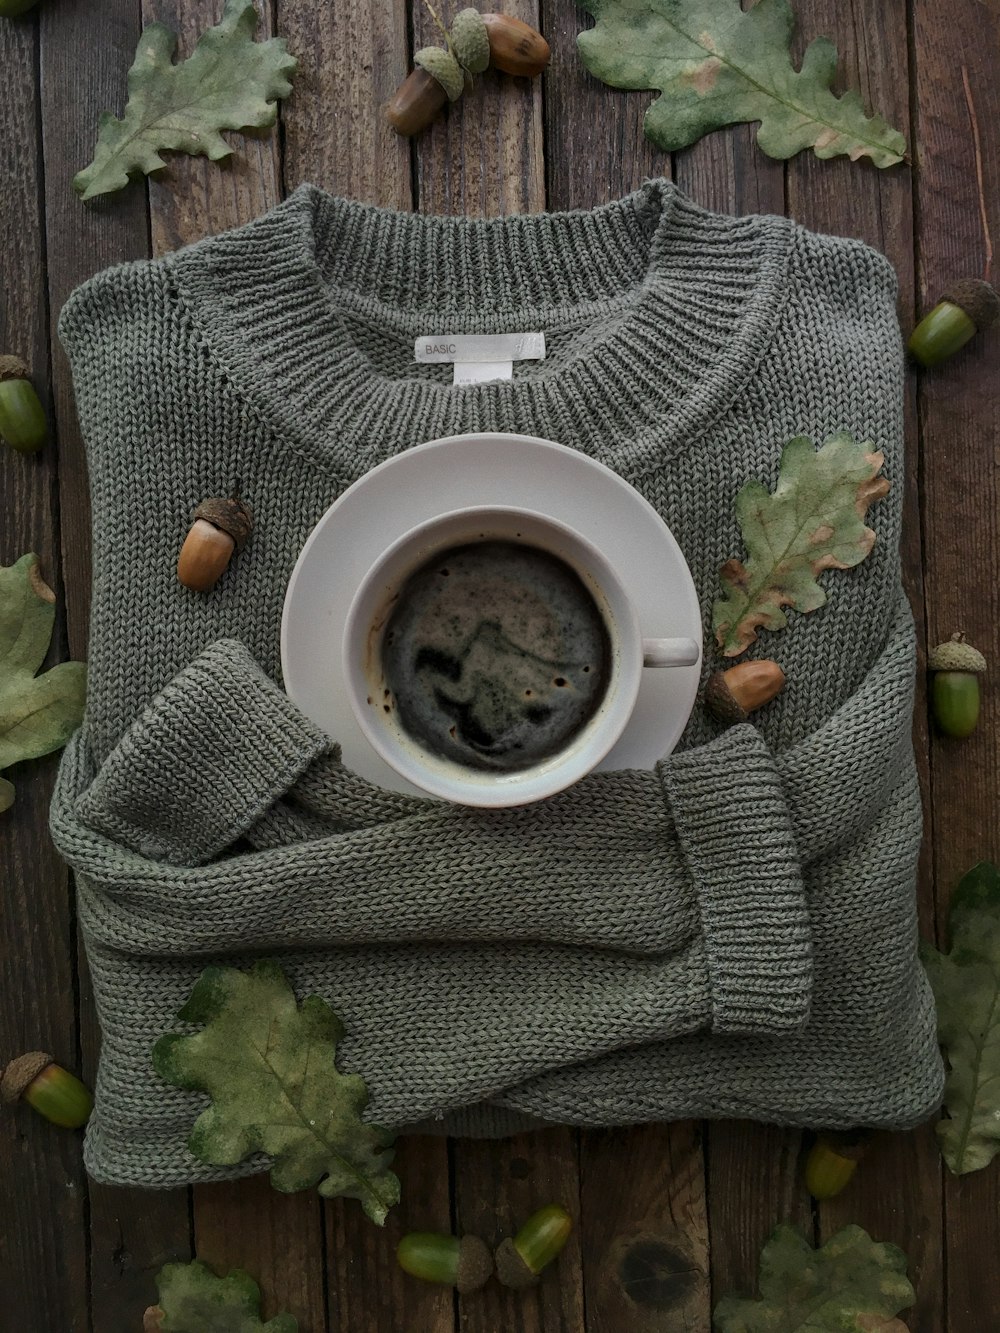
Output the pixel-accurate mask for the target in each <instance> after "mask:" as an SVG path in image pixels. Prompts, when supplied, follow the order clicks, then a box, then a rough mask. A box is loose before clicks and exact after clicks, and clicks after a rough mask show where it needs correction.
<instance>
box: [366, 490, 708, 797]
mask: <svg viewBox="0 0 1000 1333" xmlns="http://www.w3.org/2000/svg"><path fill="white" fill-rule="evenodd" d="M483 540H486V541H505V542H518V543H523V544H525V545H527V546H529V547H534V548H536V549H540V550H543V551H546V552H548V553H550V554H551V555H554V556H557V557H558V558H559V559H561V560H562V561H563V562H564V563H565V564H567V565H569V566H570V568H571V569H573V570H574V571H575V572H576V574H577V575H578V577H579V578H580V579H581V580H582V582H583V583H584V586H585V587H586V588H587V590H588V592H589V593H590V594H591V596H592V597H593V599H594V602H595V603H596V605H597V607H598V609H599V610H600V613H601V615H602V618H603V620H604V623H605V627H606V629H607V633H608V639H609V642H610V656H609V673H608V681H607V686H606V689H605V692H604V695H603V698H602V699H601V702H600V703H599V705H598V706H597V708H596V711H595V712H594V713H593V714H592V715H591V716H590V718H589V719H588V721H587V722H586V723H585V724H584V725H583V726H582V727H581V728H580V730H579V731H577V732H576V733H575V734H574V735H573V736H572V738H571V739H570V740H569V741H568V742H567V744H566V746H565V747H564V748H563V749H561V750H559V751H558V752H557V753H555V754H553V755H550V756H549V757H547V758H545V759H543V760H542V761H540V762H539V763H537V764H535V765H533V766H532V767H530V768H524V769H520V770H517V771H495V770H492V769H490V770H487V769H475V768H472V767H471V766H467V765H464V764H461V763H459V762H457V761H456V760H454V759H452V758H450V757H446V756H444V755H440V754H435V753H433V752H432V751H431V750H429V749H428V748H427V747H426V746H425V745H423V744H422V743H421V742H420V741H418V740H416V739H414V738H413V737H412V736H410V735H409V734H408V733H407V731H406V729H405V728H404V726H403V725H402V722H401V720H400V717H399V712H398V710H397V709H396V708H394V707H392V706H391V700H390V702H389V703H386V702H385V701H386V700H387V699H389V698H390V694H391V691H390V690H389V689H388V687H387V685H386V681H385V678H384V674H383V666H382V638H383V634H384V632H385V627H386V624H387V622H388V620H389V617H390V615H391V613H392V610H393V607H394V605H395V603H396V601H397V600H398V598H399V596H400V593H401V591H402V589H403V586H404V585H405V583H406V581H407V579H408V578H409V577H410V576H411V575H412V574H414V573H415V572H416V571H417V570H418V569H420V568H421V567H422V566H423V565H425V564H426V563H427V562H428V561H429V560H431V559H433V558H434V556H435V555H438V554H440V553H441V552H443V551H446V550H450V549H452V548H454V547H459V546H465V545H468V544H470V543H475V542H479V541H483ZM698 659H699V647H698V644H697V643H695V641H694V640H693V639H687V638H679V639H644V638H643V637H642V633H641V631H640V628H639V620H638V616H637V614H636V610H635V607H634V606H633V604H632V602H631V600H630V598H629V597H628V594H627V593H626V591H625V588H624V586H623V584H622V581H621V579H620V578H619V577H618V575H617V574H616V572H615V570H614V569H613V567H612V566H611V564H610V563H609V561H608V560H607V558H606V557H605V556H604V555H603V554H602V553H601V551H599V550H598V549H597V547H596V546H594V544H593V543H592V542H590V541H588V540H587V539H586V538H585V537H583V536H581V534H580V533H578V532H575V531H574V530H573V529H572V528H569V527H567V526H566V525H565V524H563V523H558V522H556V521H555V520H554V519H551V518H547V517H546V516H545V515H544V514H540V513H536V512H533V511H531V510H526V509H515V508H497V507H483V508H468V509H458V510H454V511H453V512H451V513H447V514H442V515H441V516H440V517H438V518H434V519H431V520H430V521H429V522H426V523H421V524H419V525H418V526H417V527H414V528H411V529H410V530H409V532H405V533H404V534H403V535H402V536H401V537H400V538H399V539H398V540H397V541H395V542H394V543H393V544H392V546H390V547H389V548H388V550H386V551H385V553H384V554H383V555H382V556H381V557H380V558H379V559H378V560H377V561H376V562H375V564H374V565H373V566H372V568H371V569H370V570H369V571H368V573H367V575H366V576H365V577H364V579H363V580H362V582H361V585H360V586H359V588H358V590H357V592H356V593H355V595H354V599H353V601H352V603H351V606H350V610H349V611H348V614H347V620H346V623H345V626H344V638H343V671H344V680H345V682H346V686H347V692H348V697H349V699H350V703H351V708H352V709H353V711H354V714H355V716H356V718H357V721H358V725H359V726H360V727H361V730H362V731H363V733H364V735H365V736H366V738H367V739H368V741H369V743H370V744H371V745H372V746H373V748H374V749H375V750H376V752H377V753H378V754H379V755H381V757H382V758H383V759H384V760H385V761H386V763H388V764H389V765H391V767H392V768H394V769H395V770H396V772H397V773H399V774H400V775H401V776H402V777H404V778H406V779H407V781H409V782H412V783H413V784H414V786H416V787H419V788H421V789H422V790H424V791H426V792H429V793H431V795H434V796H440V797H444V798H445V799H446V800H449V801H454V802H457V803H458V804H461V805H473V806H486V807H505V806H516V805H527V804H528V803H530V802H531V801H538V800H542V799H543V798H545V797H547V796H553V795H554V794H555V793H556V792H559V791H562V790H564V789H565V788H566V787H569V786H571V785H572V784H573V783H574V782H577V781H578V780H579V779H580V778H582V777H583V776H584V775H585V774H586V773H589V772H590V771H591V770H592V769H593V768H595V767H596V766H597V765H598V764H599V763H600V762H601V760H602V759H603V758H604V756H605V755H606V754H607V753H608V751H609V750H610V749H611V747H612V746H613V745H614V744H615V742H616V741H617V740H618V738H619V737H620V736H621V734H622V732H623V731H624V729H625V727H626V725H627V723H628V720H629V716H630V715H631V713H632V710H633V708H634V707H635V702H636V697H637V695H638V693H639V682H640V677H641V674H642V670H643V667H675V666H677V667H679V666H692V665H694V664H695V663H697V661H698Z"/></svg>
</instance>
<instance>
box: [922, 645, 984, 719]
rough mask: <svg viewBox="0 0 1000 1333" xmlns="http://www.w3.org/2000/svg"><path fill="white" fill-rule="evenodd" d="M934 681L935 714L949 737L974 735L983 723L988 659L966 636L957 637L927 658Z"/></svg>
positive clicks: (933, 702) (932, 708) (932, 701)
mask: <svg viewBox="0 0 1000 1333" xmlns="http://www.w3.org/2000/svg"><path fill="white" fill-rule="evenodd" d="M927 666H928V669H929V670H930V671H931V672H932V673H933V678H932V680H931V712H932V713H933V715H934V721H935V722H936V723H937V725H938V728H939V730H940V731H942V732H943V733H944V734H945V735H946V736H952V737H954V738H955V739H956V740H963V739H964V738H965V737H966V736H971V735H972V733H973V732H974V731H975V729H976V723H977V722H978V721H979V677H980V676H981V675H982V674H983V672H984V671H985V670H986V658H985V657H984V656H983V655H982V653H981V652H979V651H978V649H976V648H973V646H972V644H971V643H966V642H965V635H964V634H953V635H952V636H951V638H950V639H949V640H948V642H947V643H939V644H938V646H937V647H936V648H935V649H934V650H933V652H932V653H931V654H930V656H929V657H928V659H927Z"/></svg>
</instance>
